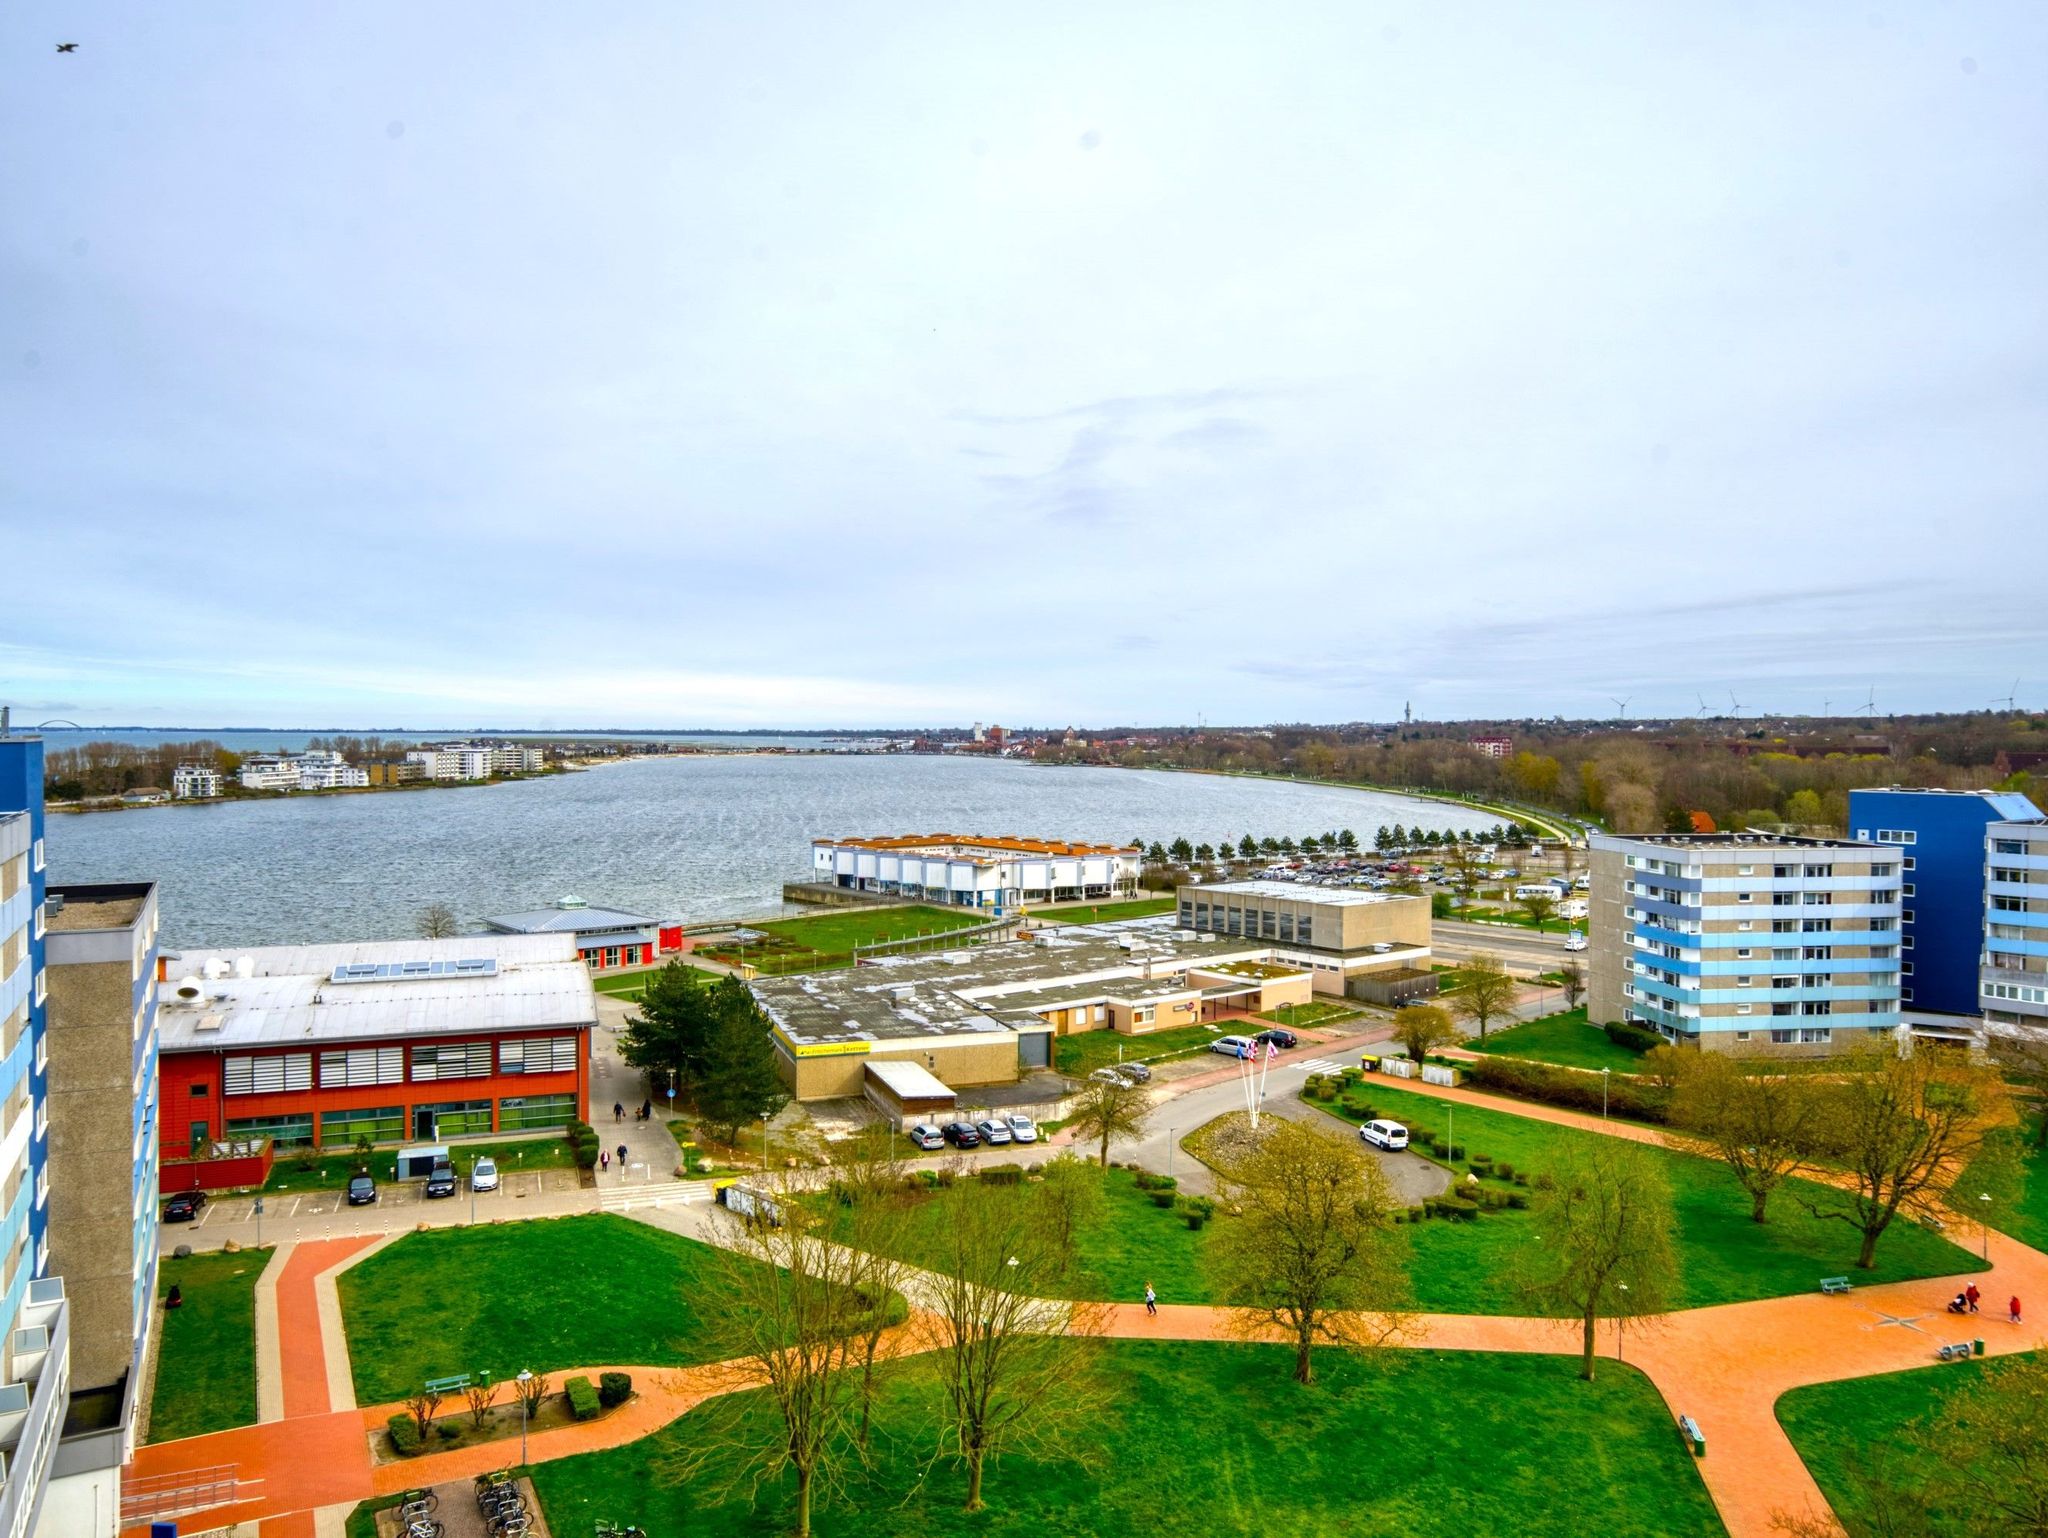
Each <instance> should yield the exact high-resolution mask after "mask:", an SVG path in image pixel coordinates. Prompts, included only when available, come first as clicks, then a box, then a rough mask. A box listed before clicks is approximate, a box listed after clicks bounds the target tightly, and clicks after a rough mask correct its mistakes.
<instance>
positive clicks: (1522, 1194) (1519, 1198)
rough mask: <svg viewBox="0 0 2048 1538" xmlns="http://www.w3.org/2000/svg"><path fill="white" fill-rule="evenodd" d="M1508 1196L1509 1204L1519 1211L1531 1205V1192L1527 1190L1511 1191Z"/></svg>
mask: <svg viewBox="0 0 2048 1538" xmlns="http://www.w3.org/2000/svg"><path fill="white" fill-rule="evenodd" d="M1507 1198H1508V1205H1509V1206H1510V1207H1512V1208H1514V1209H1515V1210H1516V1211H1517V1212H1521V1211H1525V1210H1527V1208H1528V1206H1529V1193H1528V1192H1527V1191H1509V1192H1508V1193H1507Z"/></svg>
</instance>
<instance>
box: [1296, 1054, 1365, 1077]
mask: <svg viewBox="0 0 2048 1538" xmlns="http://www.w3.org/2000/svg"><path fill="white" fill-rule="evenodd" d="M1287 1066H1288V1067H1289V1068H1299V1069H1300V1070H1301V1071H1302V1072H1303V1073H1341V1072H1342V1071H1343V1070H1344V1069H1346V1068H1352V1067H1356V1066H1357V1065H1356V1064H1354V1063H1340V1062H1338V1061H1337V1059H1335V1058H1334V1057H1312V1058H1310V1059H1308V1060H1307V1061H1306V1062H1301V1063H1289V1064H1288V1065H1287Z"/></svg>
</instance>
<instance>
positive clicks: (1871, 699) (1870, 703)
mask: <svg viewBox="0 0 2048 1538" xmlns="http://www.w3.org/2000/svg"><path fill="white" fill-rule="evenodd" d="M1863 724H1864V725H1865V726H1868V727H1871V728H1873V729H1874V728H1875V727H1876V726H1877V686H1876V685H1875V684H1872V685H1871V686H1870V693H1869V694H1868V695H1867V696H1866V697H1865V698H1864V701H1863Z"/></svg>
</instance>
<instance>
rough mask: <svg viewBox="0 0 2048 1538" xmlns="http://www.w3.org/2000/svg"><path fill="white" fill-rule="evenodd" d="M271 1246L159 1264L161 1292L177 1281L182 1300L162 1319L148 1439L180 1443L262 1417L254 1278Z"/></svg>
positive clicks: (160, 1295) (267, 1258)
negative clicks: (258, 1400) (259, 1410)
mask: <svg viewBox="0 0 2048 1538" xmlns="http://www.w3.org/2000/svg"><path fill="white" fill-rule="evenodd" d="M270 1256H271V1252H270V1251H269V1250H267V1249H264V1250H237V1251H236V1252H235V1253H234V1254H232V1255H229V1254H225V1253H222V1252H220V1251H214V1252H212V1253H209V1254H205V1255H191V1256H187V1257H186V1258H185V1259H183V1260H179V1259H177V1258H176V1257H175V1256H166V1257H165V1258H164V1259H163V1261H162V1262H161V1263H160V1264H159V1265H158V1267H157V1277H156V1295H157V1297H158V1298H159V1299H162V1298H163V1297H164V1295H165V1294H166V1293H168V1292H169V1291H170V1290H171V1288H172V1286H173V1285H175V1286H177V1287H178V1288H179V1289H180V1292H181V1295H182V1296H183V1298H184V1302H183V1303H182V1304H180V1305H179V1306H178V1307H177V1308H173V1309H166V1310H164V1312H163V1313H162V1315H161V1316H160V1317H159V1319H158V1321H157V1329H158V1330H159V1331H160V1332H161V1334H160V1336H159V1338H158V1346H157V1363H156V1388H155V1391H154V1393H153V1394H152V1396H151V1398H150V1403H149V1440H150V1441H152V1442H174V1441H176V1440H177V1439H178V1438H180V1437H196V1436H199V1435H201V1434H203V1433H205V1432H208V1431H226V1430H228V1429H229V1428H230V1427H233V1426H250V1425H254V1424H255V1422H256V1280H257V1278H258V1277H260V1276H262V1275H263V1268H264V1267H265V1266H267V1265H269V1264H270Z"/></svg>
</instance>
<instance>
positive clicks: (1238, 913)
mask: <svg viewBox="0 0 2048 1538" xmlns="http://www.w3.org/2000/svg"><path fill="white" fill-rule="evenodd" d="M1180 922H1181V927H1182V928H1184V929H1198V930H1211V931H1214V932H1215V933H1218V934H1226V935H1242V936H1243V937H1244V938H1246V939H1248V940H1262V939H1263V940H1279V941H1281V942H1282V943H1283V944H1288V945H1313V944H1315V921H1314V919H1313V918H1311V917H1310V915H1308V914H1306V913H1304V914H1301V915H1300V916H1299V918H1297V917H1296V915H1295V914H1294V913H1292V912H1290V911H1278V912H1276V911H1275V910H1274V909H1271V908H1238V907H1226V906H1225V905H1224V904H1222V903H1217V904H1215V905H1214V906H1213V907H1212V906H1211V905H1210V904H1208V903H1206V902H1194V901H1189V902H1184V903H1182V904H1181V905H1180Z"/></svg>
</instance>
